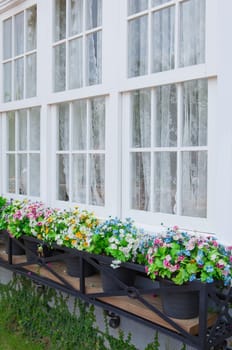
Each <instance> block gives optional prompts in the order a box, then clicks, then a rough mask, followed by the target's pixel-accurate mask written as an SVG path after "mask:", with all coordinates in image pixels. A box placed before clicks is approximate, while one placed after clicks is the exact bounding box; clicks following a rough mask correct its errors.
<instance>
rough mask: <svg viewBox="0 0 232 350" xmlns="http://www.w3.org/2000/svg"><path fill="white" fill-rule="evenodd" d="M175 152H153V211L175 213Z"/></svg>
mask: <svg viewBox="0 0 232 350" xmlns="http://www.w3.org/2000/svg"><path fill="white" fill-rule="evenodd" d="M176 174H177V156H176V152H156V153H155V154H154V211H155V212H160V213H169V214H175V213H176Z"/></svg>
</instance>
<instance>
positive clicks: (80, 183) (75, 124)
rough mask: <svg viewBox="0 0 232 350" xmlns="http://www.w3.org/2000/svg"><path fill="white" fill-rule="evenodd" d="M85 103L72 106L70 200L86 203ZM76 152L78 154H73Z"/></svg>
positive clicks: (80, 102) (75, 103)
mask: <svg viewBox="0 0 232 350" xmlns="http://www.w3.org/2000/svg"><path fill="white" fill-rule="evenodd" d="M86 136H87V102H86V101H84V100H82V101H75V102H73V104H72V150H73V155H72V200H73V201H74V202H77V203H86V201H87V198H86V193H87V171H86V167H87V154H86V149H87V137H86ZM74 152H78V153H74Z"/></svg>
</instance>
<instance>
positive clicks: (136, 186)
mask: <svg viewBox="0 0 232 350" xmlns="http://www.w3.org/2000/svg"><path fill="white" fill-rule="evenodd" d="M150 174H151V156H150V153H147V152H146V153H145V152H136V153H132V154H131V208H132V209H138V210H150V192H151V175H150Z"/></svg>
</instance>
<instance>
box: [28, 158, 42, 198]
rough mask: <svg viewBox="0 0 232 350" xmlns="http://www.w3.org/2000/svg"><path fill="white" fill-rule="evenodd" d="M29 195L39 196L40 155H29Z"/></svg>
mask: <svg viewBox="0 0 232 350" xmlns="http://www.w3.org/2000/svg"><path fill="white" fill-rule="evenodd" d="M29 195H30V196H38V197H39V196H40V155H39V154H31V155H30V192H29Z"/></svg>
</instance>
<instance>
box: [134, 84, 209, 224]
mask: <svg viewBox="0 0 232 350" xmlns="http://www.w3.org/2000/svg"><path fill="white" fill-rule="evenodd" d="M207 105H208V88H207V79H200V80H193V81H187V82H184V83H180V84H170V85H163V86H160V87H156V88H149V89H140V90H136V91H134V92H131V93H130V127H129V129H130V148H129V155H130V157H129V164H130V186H131V190H130V208H131V209H135V210H142V211H150V212H159V213H167V214H177V215H183V216H192V217H200V218H205V217H206V216H207V150H208V149H207V114H208V112H207V110H208V107H207Z"/></svg>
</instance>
